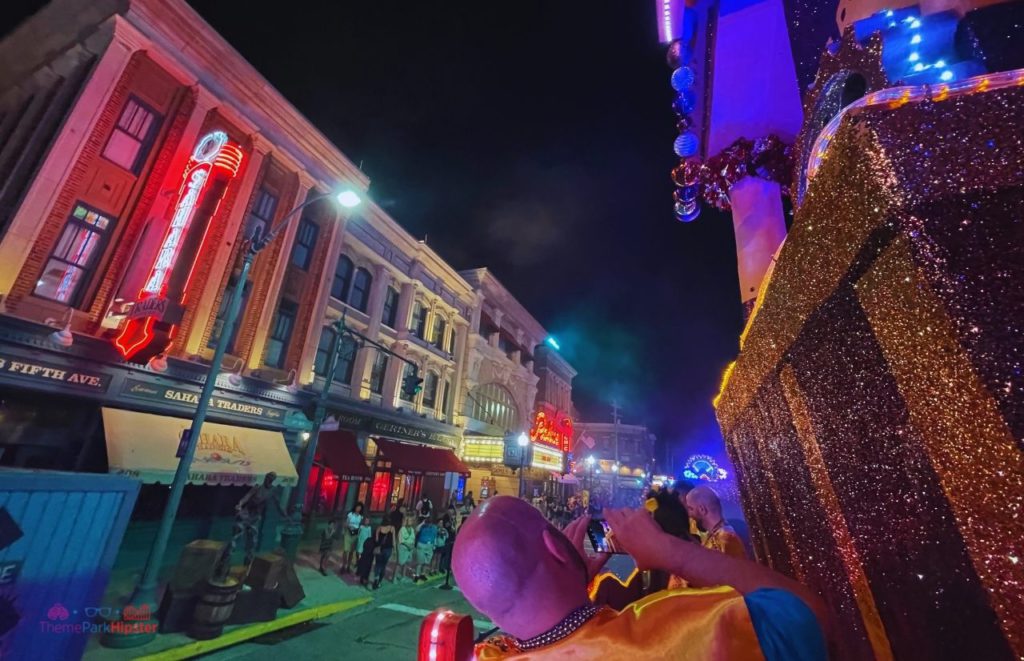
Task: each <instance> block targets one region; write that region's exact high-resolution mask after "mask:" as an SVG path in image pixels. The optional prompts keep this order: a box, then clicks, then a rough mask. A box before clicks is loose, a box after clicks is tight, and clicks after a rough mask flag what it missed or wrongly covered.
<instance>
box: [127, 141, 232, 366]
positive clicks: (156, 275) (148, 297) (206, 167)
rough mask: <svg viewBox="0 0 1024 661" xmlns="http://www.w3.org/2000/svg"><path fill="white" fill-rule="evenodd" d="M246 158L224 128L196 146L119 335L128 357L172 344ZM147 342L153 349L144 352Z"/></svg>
mask: <svg viewBox="0 0 1024 661" xmlns="http://www.w3.org/2000/svg"><path fill="white" fill-rule="evenodd" d="M241 164H242V150H241V149H239V148H238V146H237V145H233V144H230V143H229V142H228V136H227V134H226V133H224V132H223V131H213V132H212V133H208V134H206V135H205V136H203V138H202V139H201V140H200V141H199V143H198V144H197V145H196V147H195V149H194V150H193V152H192V157H191V158H190V159H189V162H188V165H187V166H186V167H185V173H184V181H183V182H182V185H181V189H180V190H179V191H178V202H177V203H176V204H175V207H174V215H173V216H172V217H171V222H170V224H169V225H168V227H167V232H166V233H165V234H164V238H163V241H162V242H161V244H160V250H159V251H157V256H156V260H155V261H154V262H153V266H152V268H151V269H150V272H149V276H148V277H147V278H146V283H145V284H144V285H143V287H142V291H140V292H139V297H138V299H137V300H136V301H135V304H134V305H133V306H132V308H131V310H129V312H128V321H127V322H126V323H125V325H124V328H123V329H122V330H121V334H120V335H118V337H117V338H116V339H115V340H114V346H116V347H117V349H118V350H119V351H120V352H121V355H123V356H124V357H125V358H127V359H133V358H137V359H139V360H140V361H141V360H145V358H146V357H147V356H152V355H156V354H158V353H161V352H162V351H165V350H166V348H167V347H168V346H169V345H170V341H171V339H172V338H173V336H174V331H175V329H176V328H177V325H178V324H179V323H180V321H181V318H182V316H183V314H184V308H183V306H182V303H183V302H184V300H185V294H186V290H187V288H188V283H189V280H191V277H192V270H193V269H194V268H195V265H196V262H197V261H198V256H199V255H200V254H202V252H203V250H202V249H203V247H204V246H205V243H206V235H207V232H208V231H209V229H210V224H211V223H210V221H211V220H212V218H213V217H214V216H215V215H216V213H217V208H218V207H219V206H220V202H221V199H222V198H223V196H224V193H225V191H226V190H227V184H228V182H230V180H231V179H233V178H234V177H235V175H236V174H238V169H239V167H240V166H241ZM183 255H184V256H185V258H184V259H181V257H182V256H183ZM158 338H159V340H160V341H159V342H155V340H157V339H158ZM151 345H153V346H152V347H151ZM147 347H151V350H149V351H145V356H143V355H142V353H143V351H144V350H145V349H146V348H147Z"/></svg>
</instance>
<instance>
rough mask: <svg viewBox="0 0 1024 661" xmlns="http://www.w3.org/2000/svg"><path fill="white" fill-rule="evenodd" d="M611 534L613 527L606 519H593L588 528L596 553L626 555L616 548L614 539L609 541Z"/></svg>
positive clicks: (588, 535)
mask: <svg viewBox="0 0 1024 661" xmlns="http://www.w3.org/2000/svg"><path fill="white" fill-rule="evenodd" d="M611 532H612V528H611V526H610V525H608V522H607V521H606V520H604V519H591V520H590V525H588V526H587V537H589V538H590V543H591V544H592V545H593V547H594V550H595V551H597V552H598V553H625V551H620V550H619V549H618V548H617V547H616V546H615V542H614V540H613V539H608V536H609V535H610V534H611Z"/></svg>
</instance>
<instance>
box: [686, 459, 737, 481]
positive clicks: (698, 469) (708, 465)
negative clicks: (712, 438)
mask: <svg viewBox="0 0 1024 661" xmlns="http://www.w3.org/2000/svg"><path fill="white" fill-rule="evenodd" d="M683 477H685V478H686V479H688V480H703V481H704V482H718V481H720V480H724V479H725V478H727V477H729V472H728V471H727V470H725V469H724V468H719V467H718V462H716V461H715V460H714V458H713V457H711V455H707V454H695V455H692V456H690V458H689V459H687V460H686V465H685V466H684V467H683Z"/></svg>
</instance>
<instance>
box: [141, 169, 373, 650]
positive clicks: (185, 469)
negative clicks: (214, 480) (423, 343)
mask: <svg viewBox="0 0 1024 661" xmlns="http://www.w3.org/2000/svg"><path fill="white" fill-rule="evenodd" d="M328 198H331V199H333V200H335V201H336V202H337V203H338V204H339V205H340V206H341V207H343V208H345V209H352V208H354V207H356V206H359V204H361V203H362V197H361V196H360V195H359V193H357V192H356V191H354V190H352V189H349V188H346V189H344V190H341V191H337V192H332V193H326V194H324V195H318V196H316V197H312V198H310V199H308V200H306V201H305V202H303V203H302V204H300V205H299V206H297V207H295V208H294V209H292V210H291V211H289V212H288V213H287V214H285V215H284V217H283V218H281V220H280V221H279V222H278V223H277V225H276V226H275V227H273V228H271V229H270V231H269V232H266V233H265V234H261V233H260V232H259V230H257V231H256V234H254V235H253V236H252V237H250V238H249V240H248V245H247V246H246V248H245V255H244V258H243V260H242V268H241V271H240V273H239V276H238V283H239V284H238V286H236V287H233V288H232V291H231V299H230V300H229V302H228V307H227V310H226V311H225V313H224V325H223V328H222V329H221V333H220V336H219V337H218V338H217V346H216V348H215V349H214V351H213V360H211V361H210V372H209V374H207V375H206V381H205V382H204V383H203V390H202V392H201V393H200V395H199V402H198V404H197V405H196V412H195V415H194V416H193V417H192V424H191V426H190V428H189V429H188V430H187V431H188V438H187V440H186V441H185V447H184V448H183V450H184V452H183V453H182V456H181V459H180V460H179V461H178V467H177V470H175V472H174V480H173V481H172V482H171V491H170V494H169V496H168V498H167V505H166V506H165V507H164V512H163V516H162V517H161V519H160V527H159V528H158V529H157V533H156V539H155V540H154V541H153V546H152V548H150V551H149V557H148V558H147V560H146V568H145V570H143V573H142V580H141V581H140V582H139V585H138V586H137V587H136V588H135V592H134V593H133V594H132V597H131V599H130V600H129V604H131V605H133V606H136V607H140V606H142V605H144V604H145V605H148V606H149V607H150V611H149V612H151V613H156V610H157V603H156V588H157V575H158V573H159V570H160V566H161V564H162V563H163V558H164V553H165V552H166V551H167V543H168V541H169V540H170V537H171V528H172V527H173V526H174V519H175V517H176V516H177V513H178V506H179V505H180V504H181V495H182V492H183V491H184V489H185V483H186V482H187V481H188V473H189V470H190V468H191V466H192V459H193V457H194V456H195V454H196V447H197V445H198V441H199V435H200V432H201V431H202V428H203V423H205V422H206V414H207V410H208V409H209V407H210V399H211V397H212V396H213V389H214V388H215V387H216V385H217V375H218V374H219V373H220V368H221V362H222V361H223V360H224V354H225V353H226V352H227V348H228V344H229V343H230V341H231V338H232V337H233V336H234V328H235V322H236V321H237V320H238V314H239V312H240V311H241V307H242V294H243V292H244V290H245V286H244V284H245V282H246V281H247V280H248V277H249V271H250V270H251V269H252V265H253V262H254V261H256V256H257V255H258V254H259V253H260V251H262V250H263V249H264V248H266V247H267V246H268V245H269V244H270V242H271V241H273V240H274V239H275V238H276V237H277V235H278V234H280V233H281V230H283V229H284V228H285V227H287V226H288V223H289V221H291V219H292V218H294V217H295V215H296V214H298V213H299V212H300V211H302V210H303V209H305V208H306V207H308V206H310V205H312V204H315V203H317V202H320V201H321V200H326V199H328ZM328 383H330V380H328ZM316 441H317V436H316V435H313V436H312V438H311V439H310V441H309V442H308V443H307V444H306V450H305V455H304V456H303V461H302V465H301V470H300V471H299V483H298V486H297V488H296V491H297V492H298V493H297V494H296V495H297V496H299V497H304V495H305V490H306V482H307V481H308V476H309V472H310V470H311V468H312V463H313V455H314V454H315V453H316ZM292 502H293V503H294V502H298V503H299V513H298V514H299V516H300V517H301V515H302V514H301V507H302V505H301V504H302V502H303V501H302V500H298V499H293V501H292ZM293 509H294V507H293ZM290 514H291V515H292V516H293V517H294V516H295V512H294V511H293V512H290ZM155 635H156V634H155V633H152V634H141V635H138V636H131V640H130V641H128V640H125V641H122V644H121V646H124V647H128V646H135V645H142V644H145V643H146V642H149V640H152V639H153V637H154V636H155Z"/></svg>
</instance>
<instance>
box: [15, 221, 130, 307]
mask: <svg viewBox="0 0 1024 661" xmlns="http://www.w3.org/2000/svg"><path fill="white" fill-rule="evenodd" d="M113 228H114V219H112V218H110V217H108V216H104V215H103V214H101V213H99V212H98V211H96V210H95V209H90V208H89V207H87V206H85V205H84V204H82V203H78V204H76V205H75V208H74V209H73V210H72V211H71V215H70V216H69V217H68V220H67V222H66V223H65V224H64V231H63V232H62V233H61V235H60V240H59V241H57V245H56V246H55V247H54V248H53V253H51V254H50V259H49V260H47V262H46V267H45V268H44V269H43V272H42V274H40V276H39V280H38V281H37V282H36V288H35V292H34V293H35V295H36V296H39V297H41V298H48V299H50V300H51V301H58V302H60V303H65V304H67V305H70V306H72V307H77V306H78V305H79V304H80V303H81V302H82V296H83V294H84V293H85V288H86V286H87V285H88V283H89V279H90V276H91V275H92V272H93V270H94V269H95V268H96V264H97V262H99V260H100V257H101V255H102V254H103V248H104V247H105V245H106V242H107V239H108V237H109V236H110V232H111V230H112V229H113Z"/></svg>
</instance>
